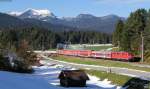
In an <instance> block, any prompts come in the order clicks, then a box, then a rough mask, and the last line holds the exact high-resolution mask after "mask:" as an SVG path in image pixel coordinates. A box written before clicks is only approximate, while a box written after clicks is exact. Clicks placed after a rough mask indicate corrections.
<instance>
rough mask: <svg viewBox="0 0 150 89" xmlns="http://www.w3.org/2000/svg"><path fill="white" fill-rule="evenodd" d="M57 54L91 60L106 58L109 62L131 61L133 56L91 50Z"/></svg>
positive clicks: (61, 51) (125, 53) (123, 53)
mask: <svg viewBox="0 0 150 89" xmlns="http://www.w3.org/2000/svg"><path fill="white" fill-rule="evenodd" d="M57 53H58V54H61V55H69V56H79V57H92V58H106V59H109V60H113V59H114V60H121V61H132V60H133V59H134V56H133V55H132V54H131V53H128V52H111V51H91V50H58V51H57Z"/></svg>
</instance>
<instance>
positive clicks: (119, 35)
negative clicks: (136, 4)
mask: <svg viewBox="0 0 150 89" xmlns="http://www.w3.org/2000/svg"><path fill="white" fill-rule="evenodd" d="M142 37H143V38H144V57H145V61H147V62H150V10H149V11H147V10H145V9H138V10H137V11H135V12H132V13H131V14H130V16H129V17H128V19H127V21H126V22H124V23H123V21H119V22H118V24H117V26H116V30H115V32H114V33H113V44H114V45H115V46H119V47H120V50H123V51H128V52H132V53H133V54H135V55H137V56H140V55H141V46H142Z"/></svg>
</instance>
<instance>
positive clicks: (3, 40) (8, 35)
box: [0, 27, 112, 50]
mask: <svg viewBox="0 0 150 89" xmlns="http://www.w3.org/2000/svg"><path fill="white" fill-rule="evenodd" d="M111 39H112V38H111V35H110V34H105V33H100V32H94V31H59V32H54V31H50V30H47V29H42V28H38V27H37V28H36V27H32V28H24V29H5V30H0V45H1V46H3V48H8V49H15V48H17V46H18V45H19V44H20V42H21V41H22V40H26V41H27V42H28V44H29V46H30V47H31V49H34V50H41V49H50V48H55V47H56V46H57V43H66V42H69V43H72V44H79V43H80V44H83V43H111V41H112V40H111Z"/></svg>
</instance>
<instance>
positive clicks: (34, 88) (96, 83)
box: [0, 64, 120, 89]
mask: <svg viewBox="0 0 150 89" xmlns="http://www.w3.org/2000/svg"><path fill="white" fill-rule="evenodd" d="M34 69H35V73H33V74H19V73H11V72H6V71H0V89H68V88H65V87H61V86H60V85H59V79H58V78H57V77H58V75H59V73H60V71H61V70H63V69H73V68H70V67H68V68H66V67H65V68H64V66H62V65H52V64H47V65H45V66H41V67H34ZM89 78H90V80H89V81H87V87H84V88H83V87H81V88H80V87H73V88H71V87H69V89H70V88H71V89H120V87H118V86H116V85H112V84H110V83H111V82H110V81H108V80H107V79H105V80H104V81H100V79H99V78H97V77H94V76H90V75H89Z"/></svg>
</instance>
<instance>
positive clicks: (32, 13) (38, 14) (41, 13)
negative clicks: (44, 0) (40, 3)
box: [20, 9, 56, 18]
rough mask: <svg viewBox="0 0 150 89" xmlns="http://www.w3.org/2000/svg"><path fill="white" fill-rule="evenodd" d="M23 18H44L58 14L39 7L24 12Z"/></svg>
mask: <svg viewBox="0 0 150 89" xmlns="http://www.w3.org/2000/svg"><path fill="white" fill-rule="evenodd" d="M20 16H21V17H23V18H43V17H53V18H55V17H56V16H55V15H54V14H53V13H52V12H50V11H49V10H47V9H43V10H37V9H28V10H26V11H25V12H23V13H22V14H21V15H20Z"/></svg>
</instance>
